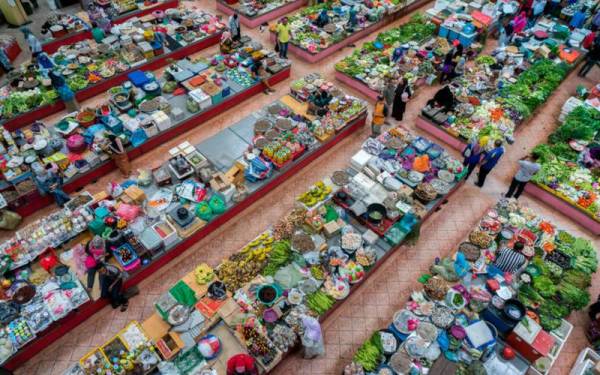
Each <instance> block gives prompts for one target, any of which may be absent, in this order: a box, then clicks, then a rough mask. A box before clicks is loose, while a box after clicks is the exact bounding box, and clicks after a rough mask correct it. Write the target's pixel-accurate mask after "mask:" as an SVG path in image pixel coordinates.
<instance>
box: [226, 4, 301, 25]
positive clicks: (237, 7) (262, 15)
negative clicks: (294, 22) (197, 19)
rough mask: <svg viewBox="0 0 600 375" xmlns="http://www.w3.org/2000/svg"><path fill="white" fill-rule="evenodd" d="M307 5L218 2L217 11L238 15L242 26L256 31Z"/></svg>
mask: <svg viewBox="0 0 600 375" xmlns="http://www.w3.org/2000/svg"><path fill="white" fill-rule="evenodd" d="M306 3H307V1H306V0H261V1H255V0H245V1H242V2H238V1H237V0H235V1H228V0H217V10H219V11H221V12H223V13H225V14H227V15H229V16H231V15H232V14H233V13H237V14H238V16H239V18H240V22H241V23H242V25H245V26H248V27H249V28H251V29H254V28H256V27H258V26H260V25H262V24H264V23H267V22H269V21H273V20H275V19H279V18H281V17H283V16H284V15H286V14H288V13H291V12H293V11H295V10H297V9H299V8H302V7H303V6H305V5H306Z"/></svg>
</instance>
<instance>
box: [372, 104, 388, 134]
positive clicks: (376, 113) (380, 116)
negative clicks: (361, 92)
mask: <svg viewBox="0 0 600 375" xmlns="http://www.w3.org/2000/svg"><path fill="white" fill-rule="evenodd" d="M386 116H387V107H386V106H385V101H384V100H383V95H379V96H378V97H377V102H376V103H375V107H374V108H373V119H372V120H371V135H372V136H373V137H377V136H378V135H380V134H381V127H382V126H383V124H384V123H385V118H386Z"/></svg>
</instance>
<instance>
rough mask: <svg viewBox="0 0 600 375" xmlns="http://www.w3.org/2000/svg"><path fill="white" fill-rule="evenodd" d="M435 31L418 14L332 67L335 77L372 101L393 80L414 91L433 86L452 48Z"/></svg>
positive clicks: (432, 25)
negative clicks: (446, 55) (407, 85)
mask: <svg viewBox="0 0 600 375" xmlns="http://www.w3.org/2000/svg"><path fill="white" fill-rule="evenodd" d="M435 29H436V26H435V25H434V24H433V23H431V22H428V21H426V19H425V18H424V16H423V15H421V14H417V15H415V16H413V17H412V18H411V20H410V21H409V22H407V23H406V24H403V25H400V26H398V27H397V28H394V29H391V30H388V31H384V32H382V33H380V34H379V35H377V38H376V39H375V40H374V41H372V42H366V43H364V44H363V45H362V46H361V47H360V48H356V49H355V50H354V52H353V53H352V54H351V55H349V56H347V57H345V58H344V59H342V60H341V61H340V62H338V63H337V64H335V70H336V71H335V77H336V79H338V80H340V81H342V82H344V83H345V84H347V85H349V86H351V87H352V88H354V89H355V90H358V91H359V92H360V93H362V94H363V95H366V96H367V97H369V98H370V99H373V100H375V99H377V96H378V95H380V94H381V92H382V91H383V89H384V87H385V84H386V82H387V81H388V80H389V79H391V78H393V77H398V76H402V77H404V78H405V79H406V80H407V81H408V82H409V84H410V85H411V86H412V87H413V88H415V87H416V86H419V85H422V84H425V83H427V84H432V83H433V82H434V81H435V80H436V79H437V73H438V66H439V64H440V62H441V59H442V58H443V56H444V55H445V54H446V53H448V51H449V50H450V48H451V46H450V45H449V44H448V43H447V42H446V41H445V40H444V39H441V38H435V37H434V33H435ZM465 53H466V52H465Z"/></svg>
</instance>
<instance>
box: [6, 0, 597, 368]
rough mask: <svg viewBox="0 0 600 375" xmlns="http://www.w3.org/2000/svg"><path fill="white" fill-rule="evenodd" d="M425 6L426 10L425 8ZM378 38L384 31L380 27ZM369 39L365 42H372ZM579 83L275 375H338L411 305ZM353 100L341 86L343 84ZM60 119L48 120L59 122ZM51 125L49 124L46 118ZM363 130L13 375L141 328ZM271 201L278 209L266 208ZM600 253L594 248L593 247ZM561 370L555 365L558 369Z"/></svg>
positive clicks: (332, 164)
mask: <svg viewBox="0 0 600 375" xmlns="http://www.w3.org/2000/svg"><path fill="white" fill-rule="evenodd" d="M185 4H186V5H187V6H199V7H202V8H204V9H208V10H210V11H211V12H215V13H216V12H217V11H216V10H215V3H214V0H197V1H193V2H187V1H186V2H185ZM425 9H426V8H425ZM408 18H409V17H404V18H403V19H401V20H399V21H396V22H394V24H393V25H391V26H388V28H390V27H393V26H396V25H398V24H400V23H404V22H406V21H407V20H408ZM380 31H381V30H380ZM243 33H246V34H248V35H250V36H252V37H253V38H254V39H256V40H260V41H262V42H263V43H264V44H265V45H267V46H268V47H269V48H272V47H273V46H272V44H271V43H270V42H269V41H268V35H267V33H264V34H260V33H259V32H258V30H247V29H243ZM375 35H376V34H373V35H371V36H369V37H367V38H365V39H364V40H362V41H359V42H357V43H356V44H357V45H360V44H361V43H362V42H364V41H367V40H371V39H372V38H374V37H375ZM215 51H216V47H215V48H213V49H209V50H207V51H204V52H203V53H201V55H209V54H211V53H214V52H215ZM351 52H352V48H346V49H344V50H342V51H339V52H337V53H336V54H334V55H333V56H331V57H330V58H328V59H327V61H325V62H322V63H320V64H315V65H310V64H306V63H303V62H301V61H299V60H297V59H295V58H293V57H292V61H293V63H292V78H291V79H297V78H300V77H302V76H304V75H306V74H307V73H310V72H315V71H318V72H320V73H321V74H323V75H324V76H325V77H327V78H328V79H331V80H333V76H334V64H335V63H336V62H337V61H339V60H340V59H341V58H343V57H344V56H346V55H348V54H350V53H351ZM593 73H594V74H590V75H589V76H588V79H587V80H586V81H585V82H584V81H582V80H581V79H579V78H577V77H576V75H572V76H571V77H570V78H569V79H568V80H567V81H566V82H565V83H563V85H561V87H560V88H559V90H558V92H557V93H556V94H555V95H553V96H552V98H551V99H550V101H549V102H548V103H546V105H545V107H544V110H543V111H540V112H543V113H541V114H540V115H538V116H537V117H536V118H534V119H533V121H532V122H531V123H530V124H529V126H526V127H525V128H524V129H522V130H521V131H520V132H519V133H518V134H517V142H516V144H514V145H512V146H509V148H508V151H509V153H508V155H507V156H505V157H504V159H503V160H502V162H501V164H500V165H499V167H498V168H497V169H496V170H495V171H494V172H493V173H492V174H491V175H490V177H489V178H488V182H487V185H486V186H485V188H484V189H483V190H479V189H478V188H476V187H475V186H474V185H473V184H472V183H467V184H466V186H464V187H462V188H461V190H460V192H459V193H457V194H455V195H454V196H453V197H452V199H451V201H450V203H449V204H447V205H446V206H443V209H442V211H441V212H439V213H437V214H435V215H434V216H433V217H432V219H431V220H430V221H429V222H428V223H427V224H426V225H424V226H423V228H422V233H423V235H422V238H421V240H420V241H419V243H418V244H417V246H416V247H413V248H406V249H404V250H401V251H398V252H396V253H395V254H394V255H393V256H392V257H391V258H390V259H389V260H388V261H387V263H386V264H385V265H383V266H382V267H381V268H380V269H379V270H378V271H377V273H376V274H375V275H373V276H372V277H371V279H370V280H369V281H368V282H367V283H365V285H363V286H362V287H361V288H360V289H359V290H357V291H356V293H355V294H354V295H353V296H351V297H350V298H349V299H348V300H347V301H345V303H344V304H343V305H342V306H341V307H340V308H339V309H338V310H337V311H336V313H335V314H334V316H332V317H330V318H329V319H328V320H327V322H326V323H325V325H324V328H325V341H326V353H327V354H326V357H324V358H322V359H317V360H313V361H306V360H303V359H301V358H300V357H299V355H294V356H293V357H292V358H289V359H287V360H286V361H284V362H283V363H282V364H281V365H280V366H279V367H278V368H277V369H276V371H275V373H276V374H290V373H291V374H336V375H338V374H340V373H341V370H342V368H343V366H344V365H345V364H346V363H348V362H349V361H350V359H351V357H352V355H353V353H354V352H355V350H356V349H357V348H358V346H359V345H360V344H361V343H362V342H363V341H364V340H365V339H366V338H367V337H368V336H369V335H370V334H371V333H372V332H373V331H374V330H376V329H378V328H381V327H384V326H385V325H386V324H387V323H388V322H389V321H390V320H391V317H392V315H393V313H394V312H395V311H396V310H397V309H398V308H400V307H401V306H402V305H403V304H404V302H405V301H406V299H407V298H408V294H409V291H410V290H412V288H413V287H414V286H415V283H416V279H417V278H418V276H419V275H420V274H421V273H422V272H425V271H426V270H427V268H428V266H429V265H430V264H431V262H432V261H433V260H434V259H435V257H442V256H444V255H445V254H447V253H449V252H450V251H451V250H452V247H453V246H454V245H456V244H458V242H459V241H460V240H461V239H462V238H464V236H465V235H467V234H468V231H469V229H470V228H471V227H472V226H473V225H474V224H475V223H476V221H477V220H478V219H479V218H480V217H481V216H482V215H483V213H484V211H485V210H486V208H488V207H490V206H491V205H492V204H494V203H495V201H496V200H497V198H499V196H500V193H501V192H504V191H505V190H506V187H507V186H508V183H509V182H510V179H511V178H512V175H513V174H514V172H515V168H514V166H515V161H516V160H517V159H519V158H520V157H522V156H523V155H524V154H525V153H526V151H527V150H530V149H532V148H533V147H534V146H535V145H536V144H537V143H539V142H541V141H543V140H545V138H546V137H547V135H548V134H549V133H550V132H551V130H552V128H553V126H554V124H555V120H556V117H557V116H558V113H559V111H560V107H561V106H562V103H563V102H564V101H565V100H566V99H567V98H568V97H569V96H570V94H571V93H573V92H574V90H575V87H576V86H577V85H578V84H580V83H587V85H588V86H589V85H590V84H591V83H592V82H598V81H600V74H599V73H600V72H599V70H598V69H596V70H595V71H594V72H593ZM290 82H291V80H288V81H286V82H284V83H281V84H279V85H277V86H276V87H275V89H276V90H277V92H276V93H275V94H274V95H273V96H266V95H260V96H257V97H255V98H254V99H253V100H251V101H247V102H245V103H243V104H242V105H239V106H238V107H236V108H233V109H231V110H229V111H227V112H225V113H223V114H222V115H221V116H220V117H219V118H216V119H213V120H211V121H209V122H208V123H206V124H205V125H203V126H201V127H199V128H197V129H195V130H193V131H191V132H188V133H185V134H182V135H180V136H178V137H177V138H175V139H173V140H172V141H170V142H168V143H167V144H165V145H163V146H161V147H159V148H157V149H156V150H155V151H153V152H151V153H149V154H146V155H144V156H143V157H140V158H139V159H137V160H135V161H134V162H133V167H134V168H142V167H145V168H147V167H150V166H153V165H158V164H161V163H162V162H164V161H165V159H166V157H165V155H166V154H167V153H166V151H167V150H168V149H170V148H172V147H173V146H174V145H177V144H179V143H181V142H183V141H185V140H189V141H190V142H191V143H192V144H195V143H197V142H199V141H200V140H202V139H206V138H208V137H210V136H211V135H213V134H215V133H217V132H218V131H220V130H221V129H223V128H225V127H227V126H228V125H230V124H232V123H235V122H236V121H238V120H239V119H241V118H243V117H244V116H247V115H248V114H250V113H251V112H253V111H255V110H257V109H259V108H261V107H262V106H264V105H265V104H267V103H270V102H271V101H273V100H274V99H276V98H278V97H280V96H282V95H284V94H286V93H287V92H288V91H289V83H290ZM344 89H345V90H348V91H349V92H350V93H353V94H355V95H357V96H359V95H358V94H357V93H356V92H352V90H351V89H349V88H348V87H344ZM436 89H437V88H430V87H425V88H420V89H419V90H418V92H417V95H416V97H415V98H414V99H413V100H412V101H411V102H410V103H409V105H408V107H409V108H408V111H407V113H406V120H405V121H404V122H403V125H404V126H406V127H408V128H409V129H412V130H413V131H415V132H416V133H421V134H422V135H425V136H427V134H424V133H422V132H420V131H416V130H415V126H414V119H415V118H416V116H417V115H418V113H419V111H420V109H421V108H422V106H423V104H424V103H425V102H426V101H427V100H428V99H429V98H431V96H432V95H433V93H434V92H435V91H436ZM98 101H100V98H94V99H91V100H89V101H87V102H85V103H83V104H84V106H85V105H92V104H93V103H96V102H98ZM59 116H60V115H55V116H53V117H52V118H53V119H54V120H56V119H57V118H58V117H59ZM49 121H52V120H49ZM369 132H370V130H369V127H365V128H364V129H363V130H362V131H361V132H359V133H357V134H355V135H353V136H351V137H349V138H348V139H346V140H344V141H342V142H341V143H340V144H338V145H337V146H335V147H334V148H333V149H332V150H330V151H329V152H328V153H327V154H326V155H324V156H322V157H321V158H319V159H318V160H317V161H316V162H314V163H313V164H311V166H310V168H307V169H305V170H303V171H302V172H301V173H299V174H298V175H296V176H294V177H293V178H290V179H289V180H288V181H287V182H286V183H284V184H283V185H282V186H280V187H279V188H277V189H275V190H274V191H272V192H271V193H269V194H268V195H267V197H265V198H263V199H262V200H260V201H259V202H257V203H256V204H255V205H254V206H252V207H251V208H249V209H247V210H246V211H245V212H244V213H242V214H241V215H240V216H239V217H238V218H237V220H234V221H232V222H230V223H229V224H227V225H225V227H224V228H222V229H220V230H218V231H216V232H215V233H213V234H212V235H211V236H209V237H208V238H206V239H204V240H203V241H201V242H199V243H198V244H196V245H195V246H194V247H192V248H191V249H190V250H188V251H187V253H186V254H185V255H183V256H181V257H180V258H179V259H178V260H176V261H174V262H173V263H171V264H170V265H168V266H167V267H165V269H163V270H161V272H160V273H157V274H156V275H155V276H154V277H153V278H151V279H150V280H146V281H145V282H143V283H142V284H141V285H140V286H139V288H140V291H141V293H140V295H138V296H136V297H135V298H133V299H132V300H131V301H130V304H129V310H128V311H127V312H126V313H120V312H118V311H114V310H112V309H111V308H110V307H108V308H105V309H104V310H102V311H101V312H99V313H97V314H96V315H95V316H93V317H92V318H90V319H89V320H88V321H86V322H84V323H83V324H82V325H80V326H79V327H77V328H76V329H74V330H73V331H71V333H70V334H68V335H67V336H65V337H63V338H61V339H60V340H58V341H56V342H55V343H54V344H53V345H52V346H50V347H48V348H46V349H45V350H44V351H42V352H40V353H39V354H38V355H37V356H36V357H34V358H33V359H32V360H30V361H29V362H28V363H27V364H25V365H24V366H23V367H22V368H20V369H19V370H18V371H17V372H16V373H17V374H18V375H36V374H40V375H51V374H57V375H62V374H63V372H64V370H65V369H67V368H68V367H69V366H71V365H72V364H74V363H75V362H77V361H78V360H79V359H80V358H81V357H82V356H83V355H84V354H86V353H87V352H88V351H89V350H91V349H92V348H93V347H94V346H97V345H99V344H101V343H103V342H105V341H106V340H107V339H108V338H110V337H111V336H112V335H114V334H115V333H117V332H118V331H119V330H120V329H121V328H122V327H124V326H125V324H126V323H127V322H129V321H130V320H132V319H136V320H139V321H142V320H143V319H145V318H147V317H148V316H149V315H150V314H151V313H152V312H153V311H154V301H155V300H156V299H157V298H158V297H159V296H160V295H161V294H162V293H163V292H165V291H166V290H167V289H168V288H169V287H170V286H171V285H173V284H174V283H175V281H176V280H177V279H179V278H180V277H182V276H183V275H185V274H186V273H188V272H190V271H192V270H193V268H194V267H195V266H196V265H197V264H199V263H201V262H206V263H208V264H209V265H211V266H216V265H217V264H218V263H219V262H220V261H221V260H222V258H224V257H226V256H228V255H230V254H232V253H234V252H236V251H238V250H239V249H240V248H241V247H242V246H243V245H244V244H245V243H247V242H249V241H250V240H251V239H252V238H254V237H255V236H256V235H257V234H259V233H260V232H262V231H263V230H264V229H265V228H267V227H268V226H269V225H270V224H272V223H273V221H274V219H276V218H278V217H280V216H282V215H283V214H284V213H285V212H286V211H288V210H289V209H290V208H291V207H292V206H293V202H294V197H295V196H297V195H298V194H300V193H302V192H303V191H305V190H306V189H307V188H308V187H309V186H310V185H311V184H312V183H314V182H315V181H317V180H318V179H319V178H321V177H322V176H324V175H326V174H329V173H331V172H332V171H335V170H337V169H339V168H341V167H344V166H346V165H347V162H348V160H349V159H350V157H351V156H352V155H353V154H354V153H355V152H356V151H357V150H358V149H359V147H360V145H361V144H362V142H363V141H364V140H365V139H366V138H367V137H368V135H369ZM113 179H114V180H118V179H120V177H119V175H118V172H113V173H111V174H110V175H108V176H105V177H103V178H102V179H100V180H99V181H98V182H97V183H96V184H95V185H93V186H89V188H88V189H87V190H88V191H90V192H92V193H94V192H98V191H100V190H102V189H104V188H105V186H106V185H107V183H108V182H109V181H111V180H113ZM523 200H525V201H526V202H528V203H529V204H530V205H531V206H533V207H534V208H535V209H536V210H538V211H539V212H541V213H543V214H544V215H546V216H547V217H548V218H550V219H552V221H553V222H555V223H557V224H559V225H560V226H562V227H564V228H566V229H568V230H571V231H573V232H575V233H578V234H582V235H587V236H588V237H590V235H589V234H587V233H584V232H582V230H580V229H579V228H578V227H577V225H576V224H575V223H573V222H571V221H569V220H568V219H566V218H565V217H563V216H562V215H560V214H559V213H557V212H555V211H553V210H552V209H550V208H549V207H547V206H543V205H540V204H538V203H537V202H535V201H532V200H531V199H529V198H528V197H527V196H524V197H523ZM274 202H277V204H273V203H274ZM54 209H55V208H54V207H48V208H45V209H44V210H41V211H40V212H38V213H36V215H33V216H31V217H29V218H27V220H26V221H25V224H27V223H31V222H32V221H33V220H35V219H37V218H39V217H42V216H45V215H47V214H48V213H49V212H51V211H53V210H54ZM10 235H11V234H10V233H2V234H0V239H6V238H8V237H9V236H10ZM596 246H597V247H598V248H600V241H596ZM599 291H600V274H597V275H596V277H595V279H594V280H593V287H592V295H596V294H597V293H598V292H599ZM570 320H571V321H572V322H573V323H575V325H576V328H575V331H574V333H573V335H572V338H571V339H570V341H569V343H568V345H567V347H566V348H565V349H564V353H563V355H562V357H561V358H560V361H558V362H557V365H556V366H557V368H555V369H554V371H553V373H555V374H564V373H568V368H570V366H571V363H572V362H573V361H574V359H575V357H576V354H577V352H578V351H579V350H580V349H582V348H583V347H584V346H585V345H586V340H585V337H584V335H583V325H584V324H585V321H586V320H585V318H584V314H578V315H574V316H572V317H571V319H570ZM558 366H560V368H558Z"/></svg>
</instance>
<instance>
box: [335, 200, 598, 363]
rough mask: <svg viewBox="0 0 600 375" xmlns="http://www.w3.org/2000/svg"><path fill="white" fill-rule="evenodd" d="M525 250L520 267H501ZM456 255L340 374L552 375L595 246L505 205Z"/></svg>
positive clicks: (435, 269) (592, 266) (585, 295)
mask: <svg viewBox="0 0 600 375" xmlns="http://www.w3.org/2000/svg"><path fill="white" fill-rule="evenodd" d="M519 246H521V247H522V250H521V253H520V255H521V258H520V259H521V260H520V261H519V262H517V261H516V260H515V259H519V258H514V257H513V258H511V262H512V263H511V262H508V263H507V262H505V260H506V259H508V258H506V257H507V256H508V255H507V254H509V253H508V252H514V250H512V249H513V248H518V247H519ZM457 248H458V250H457V251H456V252H455V253H453V254H451V255H450V256H448V257H444V258H442V259H441V260H440V261H439V262H437V261H436V262H435V263H434V264H432V266H431V268H430V273H429V274H425V275H423V276H421V277H420V278H419V282H420V283H422V284H423V285H422V288H420V287H419V288H418V289H416V290H414V291H413V292H412V293H411V296H410V300H409V301H408V302H407V303H406V305H405V307H404V308H402V309H401V310H399V311H397V312H396V313H395V314H394V317H393V320H392V322H391V324H390V325H389V326H387V327H386V328H384V329H382V330H379V331H377V332H375V333H374V334H373V335H372V336H371V338H370V339H369V340H368V341H367V342H365V343H364V344H363V345H362V346H361V347H360V348H359V349H358V351H357V352H356V354H355V356H354V359H353V363H352V364H350V365H348V366H347V367H346V370H345V372H344V374H347V375H350V374H364V373H365V372H370V373H376V374H381V375H383V374H393V373H414V374H447V373H455V372H459V373H460V372H461V371H465V372H466V373H488V374H507V375H508V374H511V375H512V374H547V373H549V371H550V369H551V368H552V365H553V364H554V362H555V361H556V359H557V358H558V356H559V355H560V353H561V351H562V349H563V348H564V346H565V343H566V341H567V339H568V337H569V335H570V333H571V331H572V329H573V326H572V325H571V324H570V323H569V322H567V321H566V320H565V319H566V318H567V317H568V316H569V315H570V313H571V312H572V311H575V310H581V309H583V308H584V307H585V306H587V305H588V304H589V302H590V294H589V292H588V291H587V289H588V288H589V287H590V285H591V275H592V274H593V273H594V272H595V271H596V269H597V264H598V261H597V255H596V249H595V248H594V247H593V245H592V243H591V242H590V241H589V240H587V239H584V238H578V237H574V236H573V235H571V234H570V233H568V232H566V231H564V230H560V229H559V228H557V227H556V226H554V225H553V224H552V223H550V222H549V221H547V220H545V219H544V218H542V217H540V216H539V215H537V214H536V213H535V212H533V211H532V210H531V209H528V208H526V207H523V206H520V205H519V204H518V203H517V202H516V201H508V200H501V201H500V202H498V204H496V205H495V206H494V207H493V208H491V209H489V210H488V211H487V213H486V214H485V216H484V217H483V218H482V219H481V220H480V222H479V223H478V225H477V226H476V227H475V228H474V229H473V230H472V231H471V233H470V234H469V236H468V238H467V239H465V241H464V242H462V243H460V244H459V245H458V246H457ZM508 266H510V267H512V268H514V270H511V271H510V272H511V273H504V272H503V270H506V268H505V267H508Z"/></svg>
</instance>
